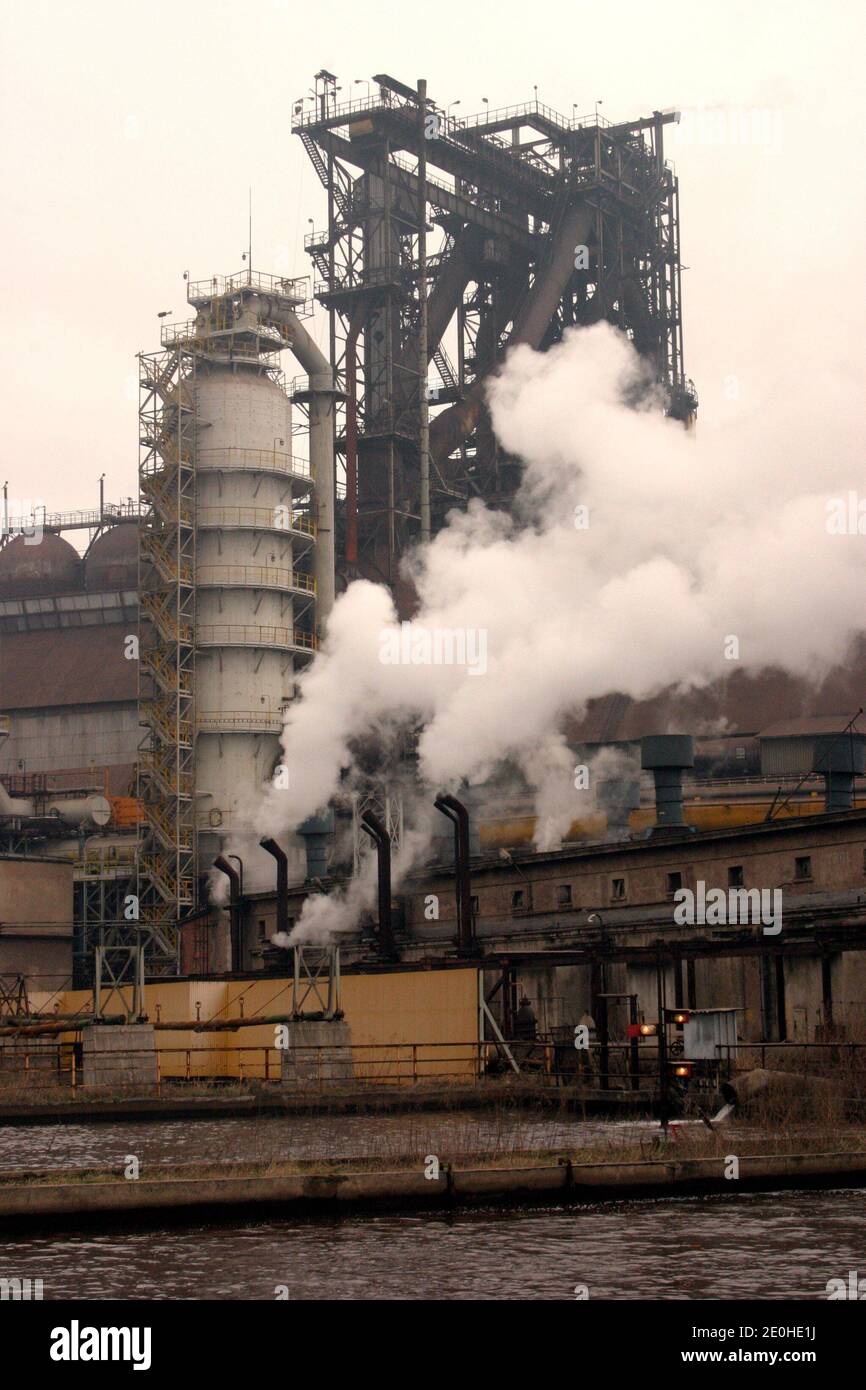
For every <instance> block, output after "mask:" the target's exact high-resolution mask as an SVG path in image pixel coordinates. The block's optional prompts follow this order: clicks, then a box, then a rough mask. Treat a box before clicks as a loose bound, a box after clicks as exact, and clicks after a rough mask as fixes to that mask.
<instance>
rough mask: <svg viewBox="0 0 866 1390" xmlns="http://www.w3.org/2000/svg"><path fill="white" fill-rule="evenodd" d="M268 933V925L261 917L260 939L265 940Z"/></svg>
mask: <svg viewBox="0 0 866 1390" xmlns="http://www.w3.org/2000/svg"><path fill="white" fill-rule="evenodd" d="M267 934H268V929H267V925H266V923H265V920H264V918H263V917H260V918H259V941H264V939H265V937H266V936H267Z"/></svg>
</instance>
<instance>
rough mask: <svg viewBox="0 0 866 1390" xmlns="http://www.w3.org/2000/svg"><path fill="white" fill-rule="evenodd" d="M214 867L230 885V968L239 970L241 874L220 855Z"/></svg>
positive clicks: (240, 957) (240, 956)
mask: <svg viewBox="0 0 866 1390" xmlns="http://www.w3.org/2000/svg"><path fill="white" fill-rule="evenodd" d="M213 865H214V868H215V869H219V870H220V872H221V873H224V874H225V876H226V878H227V879H228V881H229V884H230V887H231V897H230V899H229V940H230V942H231V963H230V967H229V968H230V969H231V970H233V971H239V970H240V969H241V968H242V966H241V959H242V951H241V876H240V874H239V873H238V871H237V869H236V868H235V867H234V866H233V865H232V864H230V863H229V861H228V860H227V859H226V858H225V857H224V856H223V855H222V854H218V855H217V857H216V859H215V860H214V861H213Z"/></svg>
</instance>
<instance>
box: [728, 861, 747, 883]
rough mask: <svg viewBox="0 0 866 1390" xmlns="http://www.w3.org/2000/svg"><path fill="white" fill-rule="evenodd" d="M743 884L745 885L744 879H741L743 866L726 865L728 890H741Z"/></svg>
mask: <svg viewBox="0 0 866 1390" xmlns="http://www.w3.org/2000/svg"><path fill="white" fill-rule="evenodd" d="M744 883H745V879H744V877H743V866H742V864H729V865H728V887H729V888H742V886H743V884H744Z"/></svg>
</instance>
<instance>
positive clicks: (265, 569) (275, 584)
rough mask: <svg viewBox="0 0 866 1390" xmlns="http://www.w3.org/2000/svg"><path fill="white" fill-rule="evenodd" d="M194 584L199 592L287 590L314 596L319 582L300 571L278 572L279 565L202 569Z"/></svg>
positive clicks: (210, 567) (199, 569)
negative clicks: (204, 589) (219, 590)
mask: <svg viewBox="0 0 866 1390" xmlns="http://www.w3.org/2000/svg"><path fill="white" fill-rule="evenodd" d="M195 582H196V584H197V585H198V587H199V588H210V587H211V586H213V587H214V588H218V589H232V588H237V589H285V590H287V591H291V590H294V591H295V592H297V593H302V594H315V592H316V581H315V579H314V578H313V576H312V575H311V574H302V573H301V572H300V571H299V570H290V569H279V568H278V567H277V566H276V565H199V567H198V569H197V570H196V576H195Z"/></svg>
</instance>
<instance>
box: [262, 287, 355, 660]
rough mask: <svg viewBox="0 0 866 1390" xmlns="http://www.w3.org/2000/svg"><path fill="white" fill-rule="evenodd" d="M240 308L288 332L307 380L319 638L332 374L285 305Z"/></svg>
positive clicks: (267, 300)
mask: <svg viewBox="0 0 866 1390" xmlns="http://www.w3.org/2000/svg"><path fill="white" fill-rule="evenodd" d="M244 304H245V305H249V307H250V308H251V309H252V311H253V312H254V313H255V314H256V315H257V316H258V318H259V319H260V320H261V322H262V323H272V324H275V325H276V326H277V327H279V328H284V329H287V330H288V334H289V340H290V341H289V346H290V347H291V350H292V352H293V353H294V355H295V357H297V359H298V361H299V362H300V364H301V366H302V367H303V369H304V371H305V372H306V373H307V376H308V377H309V396H310V467H311V468H312V470H313V473H314V475H315V480H316V504H317V520H316V532H317V540H316V546H315V558H314V574H315V580H316V625H317V628H318V629H319V632H320V635H321V631H322V629H324V627H325V624H326V623H327V620H328V618H329V616H330V613H331V609H332V608H333V607H334V600H335V597H336V550H335V534H334V508H335V499H336V465H335V461H334V400H335V397H336V395H337V392H336V390H335V387H334V371H333V368H332V366H331V364H330V362H329V361H328V359H327V357H326V356H325V355H324V353H323V352H322V351H321V349H320V348H319V346H318V344H317V343H316V342H315V341H314V339H313V338H311V336H310V334H309V333H308V332H307V330H306V328H304V326H303V324H302V323H301V321H300V319H299V318H298V316H297V314H296V313H295V312H294V311H293V310H292V309H290V308H288V306H287V305H285V304H281V303H280V302H279V300H276V299H272V298H271V297H270V296H269V295H266V294H250V295H247V294H245V295H244Z"/></svg>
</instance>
